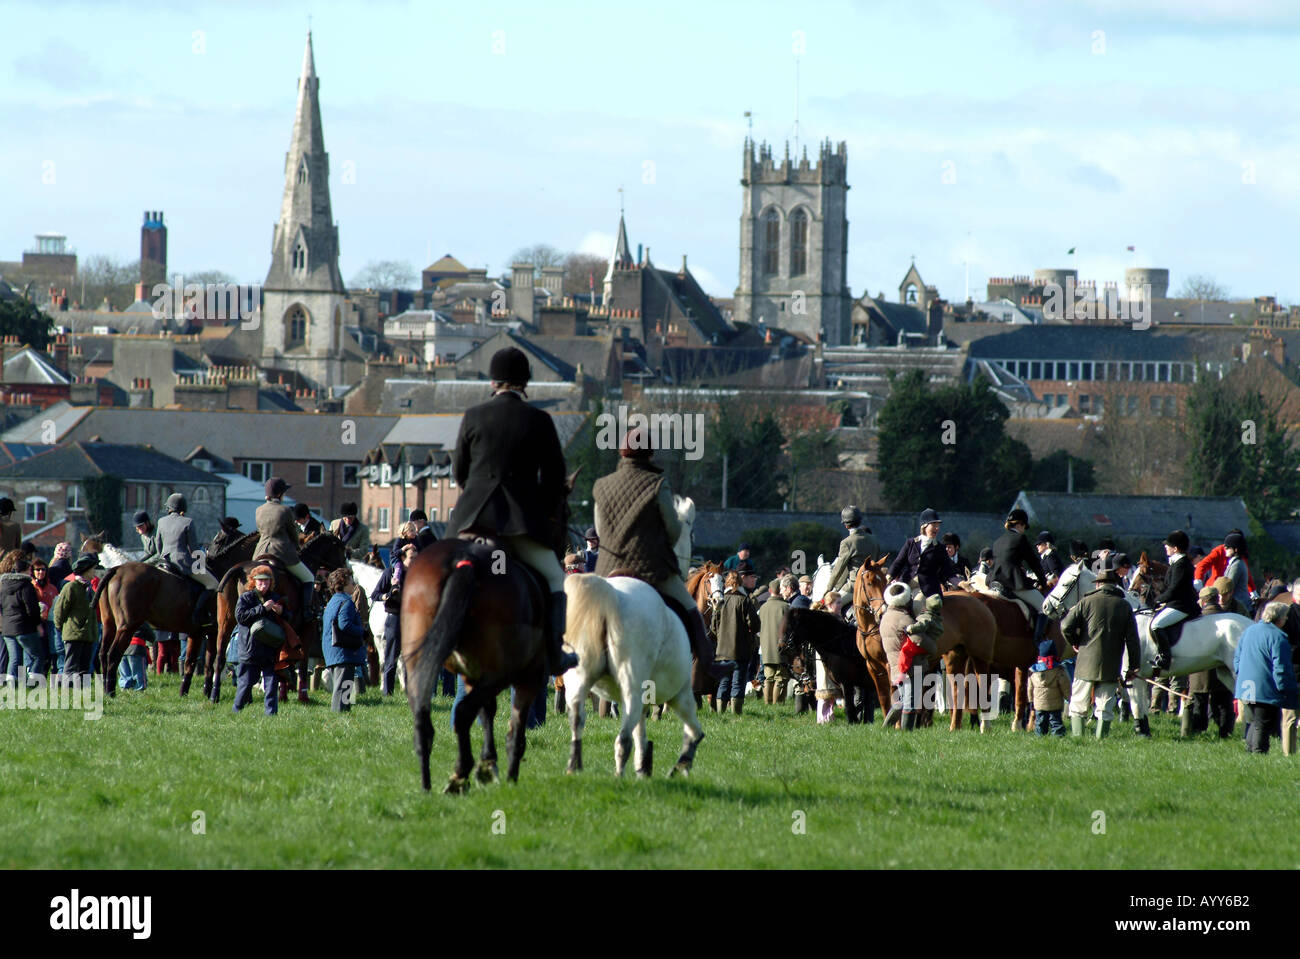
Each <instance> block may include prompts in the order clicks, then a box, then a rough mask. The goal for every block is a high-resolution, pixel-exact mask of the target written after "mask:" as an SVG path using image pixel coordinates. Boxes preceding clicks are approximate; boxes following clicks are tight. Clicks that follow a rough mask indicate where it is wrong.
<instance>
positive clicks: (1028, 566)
mask: <svg viewBox="0 0 1300 959" xmlns="http://www.w3.org/2000/svg"><path fill="white" fill-rule="evenodd" d="M1002 525H1003V528H1004V529H1005V530H1006V532H1005V533H1003V534H1002V535H1001V536H999V537H998V538H997V539H995V540H994V541H993V546H992V547H991V548H992V550H993V571H992V573H991V574H990V575H989V585H990V586H993V585H994V584H997V587H1001V589H1002V591H1003V592H1006V593H1010V594H1012V595H1014V596H1015V597H1016V598H1017V599H1020V600H1023V601H1024V602H1025V603H1027V604H1028V605H1029V606H1030V607H1031V608H1032V609H1034V610H1035V611H1036V612H1037V614H1038V616H1037V619H1036V620H1035V622H1034V646H1035V647H1037V646H1038V644H1039V643H1041V642H1042V641H1043V637H1044V636H1045V635H1046V634H1047V626H1048V624H1049V623H1050V622H1051V621H1050V620H1049V619H1048V617H1047V616H1045V615H1043V594H1042V593H1041V592H1040V590H1041V589H1043V588H1044V587H1045V586H1046V584H1047V574H1046V573H1045V572H1043V566H1042V563H1040V562H1039V561H1038V553H1036V552H1035V551H1034V548H1033V547H1032V546H1030V545H1029V540H1028V539H1026V538H1025V530H1026V529H1027V528H1028V527H1029V515H1028V514H1027V513H1026V512H1025V511H1024V510H1022V509H1013V510H1012V511H1011V512H1010V513H1008V514H1007V519H1006V522H1005V523H1003V524H1002ZM1025 570H1028V571H1029V574H1030V575H1032V576H1033V577H1034V578H1035V579H1036V580H1037V581H1038V589H1035V588H1034V583H1033V582H1031V581H1030V579H1029V576H1026V575H1025ZM997 587H995V588H997Z"/></svg>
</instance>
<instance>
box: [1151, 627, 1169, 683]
mask: <svg viewBox="0 0 1300 959" xmlns="http://www.w3.org/2000/svg"><path fill="white" fill-rule="evenodd" d="M1151 637H1152V638H1153V639H1154V640H1155V641H1156V656H1155V659H1153V660H1151V665H1152V666H1153V667H1155V675H1156V676H1159V675H1160V672H1161V670H1165V669H1168V668H1169V630H1168V628H1167V627H1165V626H1157V627H1155V628H1154V629H1152V630H1151Z"/></svg>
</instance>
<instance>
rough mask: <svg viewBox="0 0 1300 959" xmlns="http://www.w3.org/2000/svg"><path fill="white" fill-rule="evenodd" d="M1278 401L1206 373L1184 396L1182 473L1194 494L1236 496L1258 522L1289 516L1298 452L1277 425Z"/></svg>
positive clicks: (1297, 485) (1299, 485)
mask: <svg viewBox="0 0 1300 959" xmlns="http://www.w3.org/2000/svg"><path fill="white" fill-rule="evenodd" d="M1279 412H1280V404H1278V403H1277V402H1275V401H1270V400H1266V399H1265V398H1264V395H1263V394H1262V393H1261V392H1260V391H1259V390H1258V389H1250V388H1244V389H1243V388H1240V386H1239V384H1237V383H1233V382H1230V381H1228V380H1220V379H1218V378H1211V377H1208V376H1205V377H1202V378H1201V379H1200V380H1198V381H1197V383H1196V385H1195V386H1194V387H1193V388H1192V392H1191V394H1190V395H1189V396H1188V398H1187V430H1186V437H1185V442H1186V448H1187V458H1186V478H1187V486H1188V488H1189V490H1190V491H1191V492H1192V493H1193V494H1194V495H1199V496H1240V497H1241V499H1242V501H1243V502H1245V504H1246V508H1247V509H1249V510H1250V513H1251V515H1252V516H1254V517H1255V518H1256V519H1258V520H1259V521H1260V522H1267V521H1269V520H1275V519H1285V518H1287V517H1289V516H1290V515H1291V513H1292V511H1293V510H1294V509H1295V507H1296V504H1297V502H1300V451H1298V450H1295V449H1293V448H1292V447H1291V442H1290V439H1289V438H1288V437H1287V435H1286V431H1285V430H1284V429H1283V428H1282V425H1281V417H1280V415H1279Z"/></svg>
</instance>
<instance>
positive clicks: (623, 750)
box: [614, 690, 641, 776]
mask: <svg viewBox="0 0 1300 959" xmlns="http://www.w3.org/2000/svg"><path fill="white" fill-rule="evenodd" d="M634 703H636V698H635V697H634V696H633V695H632V693H631V692H630V691H628V690H623V696H622V700H621V704H620V709H621V710H622V715H621V716H620V717H619V730H618V738H617V739H616V740H614V775H615V776H622V775H623V767H624V766H626V765H627V755H628V753H629V752H631V751H632V730H633V729H634V728H636V724H637V723H638V722H640V720H641V714H640V713H639V712H638V711H637V709H636V708H634V706H633V704H634ZM638 705H639V704H638Z"/></svg>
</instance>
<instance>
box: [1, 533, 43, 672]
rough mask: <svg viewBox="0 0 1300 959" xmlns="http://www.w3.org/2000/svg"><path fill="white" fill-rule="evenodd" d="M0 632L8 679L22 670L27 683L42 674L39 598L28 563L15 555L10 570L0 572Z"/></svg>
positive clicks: (23, 558)
mask: <svg viewBox="0 0 1300 959" xmlns="http://www.w3.org/2000/svg"><path fill="white" fill-rule="evenodd" d="M0 632H2V633H3V634H4V640H5V652H6V653H7V654H8V657H9V671H8V681H9V683H10V685H16V684H17V683H18V678H19V676H21V675H23V672H24V671H25V672H26V675H27V685H31V684H32V682H34V681H35V677H36V675H37V674H40V675H44V674H45V660H46V652H45V650H46V645H45V637H44V636H42V635H41V601H40V597H39V596H37V595H36V587H35V586H34V585H33V584H32V567H31V563H30V562H28V560H27V559H26V558H25V557H19V558H18V560H17V562H15V563H14V569H13V572H11V573H5V574H3V575H0Z"/></svg>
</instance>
